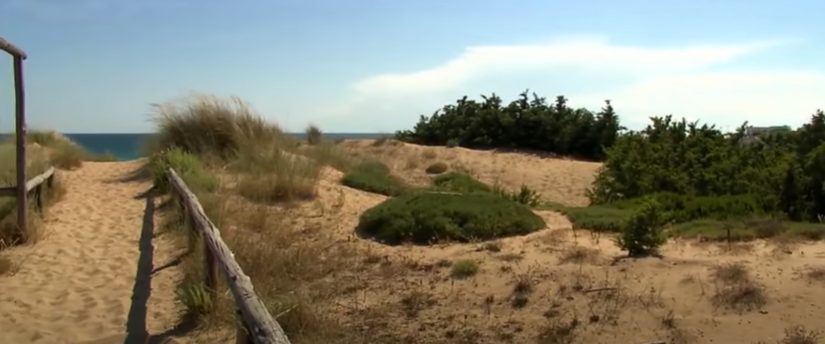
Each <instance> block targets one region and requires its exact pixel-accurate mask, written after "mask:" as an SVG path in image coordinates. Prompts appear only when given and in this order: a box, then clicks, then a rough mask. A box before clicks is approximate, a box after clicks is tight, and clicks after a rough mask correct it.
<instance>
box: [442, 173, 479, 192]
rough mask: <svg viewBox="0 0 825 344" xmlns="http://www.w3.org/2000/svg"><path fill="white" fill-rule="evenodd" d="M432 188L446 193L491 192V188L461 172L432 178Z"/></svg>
mask: <svg viewBox="0 0 825 344" xmlns="http://www.w3.org/2000/svg"><path fill="white" fill-rule="evenodd" d="M433 186H434V187H435V189H436V190H439V191H448V192H460V193H471V192H490V193H491V192H493V188H492V187H490V186H489V185H487V184H484V183H482V182H480V181H478V180H476V179H475V178H473V177H471V176H470V175H468V174H465V173H461V172H450V173H445V174H442V175H439V176H437V177H435V178H433Z"/></svg>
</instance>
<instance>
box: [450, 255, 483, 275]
mask: <svg viewBox="0 0 825 344" xmlns="http://www.w3.org/2000/svg"><path fill="white" fill-rule="evenodd" d="M477 273H478V263H476V262H475V261H474V260H470V259H462V260H458V261H456V262H454V263H453V265H452V266H451V267H450V276H452V277H453V278H457V279H464V278H469V277H472V276H475V275H476V274H477Z"/></svg>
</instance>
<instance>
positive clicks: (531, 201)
mask: <svg viewBox="0 0 825 344" xmlns="http://www.w3.org/2000/svg"><path fill="white" fill-rule="evenodd" d="M493 192H495V193H496V194H498V195H500V196H501V197H504V198H507V199H509V200H511V201H513V202H516V203H521V204H524V205H526V206H530V207H535V206H538V205H539V203H540V202H541V195H539V193H538V191H536V190H533V189H531V188H530V187H528V186H527V185H522V186H521V189H519V192H509V191H507V189H505V188H504V187H503V186H501V185H500V184H496V185H495V186H493Z"/></svg>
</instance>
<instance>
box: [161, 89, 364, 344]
mask: <svg viewBox="0 0 825 344" xmlns="http://www.w3.org/2000/svg"><path fill="white" fill-rule="evenodd" d="M153 120H154V122H155V124H156V128H157V135H156V136H155V140H154V141H153V142H152V143H151V144H150V147H149V148H150V152H149V153H150V155H151V156H152V157H151V158H150V159H149V162H148V164H149V165H150V166H149V167H148V168H147V169H148V170H150V171H153V176H154V178H155V179H156V180H159V179H164V178H165V176H164V170H165V168H158V166H159V164H161V162H162V165H163V167H172V168H175V169H176V170H180V169H184V168H185V166H183V165H186V166H190V167H191V166H194V164H192V163H191V162H185V161H189V159H190V158H192V159H197V160H199V161H200V162H202V163H201V164H198V165H199V166H200V167H198V168H196V169H198V170H199V171H200V172H195V173H191V172H189V173H187V176H188V177H184V179H185V180H186V183H187V185H189V186H190V188H192V189H193V192H195V193H196V194H197V196H198V198H199V199H200V201H201V203H202V205H203V206H204V209H205V211H206V213H207V215H208V216H209V217H210V219H211V220H212V221H213V222H214V223H215V224H216V225H217V226H218V227H219V228H221V229H222V230H223V231H224V232H223V237H224V239H225V240H226V241H227V244H228V245H229V246H230V248H231V249H232V251H233V252H234V253H235V258H236V259H237V260H238V262H239V263H240V264H241V267H242V268H243V270H244V272H246V273H247V274H248V275H249V276H250V277H251V279H252V282H253V284H254V285H255V287H256V289H255V290H256V292H257V293H258V294H259V296H261V297H262V299H263V300H264V302H265V304H266V305H267V308H268V309H269V311H270V313H271V314H272V315H274V316H278V319H277V320H278V322H279V323H281V325H282V326H283V328H284V330H285V331H286V332H287V335H288V336H289V337H290V340H291V341H292V343H293V344H300V343H333V344H334V343H356V342H352V341H348V340H345V338H346V337H347V336H344V335H343V334H345V332H342V331H340V328H341V327H340V326H339V324H338V323H337V322H336V321H334V319H330V318H328V317H327V316H326V315H325V314H326V313H325V312H324V311H323V307H324V305H325V304H324V302H325V301H327V300H328V298H329V296H330V295H332V294H334V293H331V292H330V290H332V289H331V288H332V287H331V285H333V283H332V282H331V281H329V280H328V279H325V277H326V276H327V275H328V274H329V273H330V272H332V271H336V270H339V269H341V268H343V267H344V266H345V265H346V264H347V262H348V260H346V259H344V258H341V259H332V258H331V257H329V255H330V252H327V251H328V247H324V246H325V245H326V244H323V241H318V240H315V241H311V240H310V241H307V240H306V235H305V234H302V232H301V231H299V230H298V229H299V228H296V224H295V223H294V222H293V221H291V219H290V218H288V217H287V216H286V215H285V214H286V213H284V210H282V208H281V207H279V206H277V205H276V206H273V204H277V203H283V202H297V201H304V200H311V199H313V198H314V197H315V196H316V189H317V184H318V182H319V179H320V177H321V174H322V173H321V172H322V170H323V169H324V168H325V166H331V167H333V168H338V169H346V168H347V167H348V166H351V165H352V163H351V161H350V159H349V158H348V157H347V156H346V155H344V154H343V152H342V151H339V150H338V149H337V147H335V146H334V145H333V144H331V143H329V142H324V141H319V140H315V141H313V142H312V145H306V144H302V143H301V142H300V141H298V140H296V139H294V138H292V137H290V136H288V135H286V134H285V133H284V132H283V130H281V128H280V127H279V126H278V125H277V124H274V123H271V122H268V121H267V120H265V119H264V118H263V117H261V116H259V115H258V114H256V113H255V112H254V111H253V110H252V109H251V107H250V106H249V105H248V104H246V103H245V102H243V101H241V100H240V99H237V98H231V99H221V98H217V97H212V96H205V95H195V96H193V97H189V98H185V99H180V100H176V101H174V102H171V103H166V104H158V105H155V106H154V116H153ZM316 139H317V138H316ZM173 154H174V155H176V156H177V157H175V158H170V156H171V155H173ZM190 170H191V168H190ZM193 176H195V177H193ZM187 178H188V179H187ZM204 179H206V180H208V181H207V182H203V180H204ZM219 179H220V180H222V181H223V182H224V183H223V184H224V185H221V186H218V187H204V185H212V184H211V183H212V182H215V181H217V180H219ZM199 180H200V181H199ZM159 183H160V184H162V183H163V182H162V181H159ZM190 184H191V185H190ZM227 184H232V185H231V186H230V185H227ZM180 216H181V214H180V213H177V214H176V215H175V216H173V217H171V218H172V219H173V220H172V221H170V222H169V223H167V226H171V227H172V228H179V227H180V226H181V225H180V221H177V220H175V219H179V218H180ZM229 228H232V229H231V230H229ZM300 229H303V228H300ZM183 232H185V231H183V230H182V231H180V233H183ZM181 237H184V238H188V239H187V240H186V245H188V246H189V247H193V246H196V245H200V244H199V243H198V242H197V241H198V239H197V238H196V237H192V236H189V235H187V236H181ZM196 252H199V251H196ZM341 254H344V253H341ZM202 259H203V257H202V256H199V255H198V254H193V255H190V256H189V257H188V258H187V259H186V261H185V262H184V263H183V264H182V266H183V270H184V274H185V277H184V281H183V282H182V284H181V285H180V289H179V292H178V296H179V298H180V299H181V302H182V304H184V305H186V307H187V309H188V312H189V315H190V316H192V317H194V318H197V319H198V320H199V322H200V323H201V324H202V325H205V326H204V327H205V328H211V329H214V328H226V329H231V328H232V327H233V326H234V324H235V321H236V320H235V319H234V317H235V312H234V303H233V302H232V300H231V296H229V295H227V294H225V293H223V292H222V291H219V294H220V295H222V296H221V297H220V298H219V300H218V303H217V304H211V303H208V301H207V300H206V299H205V298H203V297H202V295H203V290H204V289H203V288H204V287H203V284H202V281H203V279H202V277H203V274H204V271H203V263H202V262H203V260H202ZM207 303H208V304H207Z"/></svg>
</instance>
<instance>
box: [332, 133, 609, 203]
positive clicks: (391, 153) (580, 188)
mask: <svg viewBox="0 0 825 344" xmlns="http://www.w3.org/2000/svg"><path fill="white" fill-rule="evenodd" d="M378 142H380V141H375V140H351V141H344V142H342V143H341V146H342V147H345V148H347V149H348V150H350V151H351V152H353V153H355V154H356V155H359V156H362V157H368V158H375V159H378V160H381V161H383V162H385V163H386V164H387V165H388V166H389V167H390V168H391V169H392V170H393V173H394V174H395V175H398V176H399V177H401V178H402V179H404V180H405V181H407V182H409V183H411V184H413V185H427V184H428V183H429V180H430V177H429V176H428V175H427V174H426V172H425V169H426V168H427V166H429V165H430V164H432V163H435V162H444V163H447V164H448V165H450V166H451V168H453V169H456V168H460V169H465V170H467V171H468V172H469V173H470V174H472V175H473V176H474V177H476V178H477V179H478V180H480V181H482V182H485V183H488V184H495V183H500V184H501V185H503V186H505V187H507V188H508V189H511V190H517V189H518V188H520V187H521V185H527V186H529V187H530V188H532V189H535V190H536V191H538V192H539V193H540V194H541V196H542V199H544V200H545V201H550V202H555V203H561V204H566V205H587V204H588V203H589V200H588V199H587V197H586V196H585V190H586V189H587V188H588V187H590V184H592V183H593V179H594V177H595V172H596V170H598V169H599V167H601V164H600V163H593V162H582V161H575V160H570V159H561V158H553V157H548V156H543V155H540V154H527V153H518V152H499V151H480V150H471V149H466V148H461V147H455V148H446V147H426V146H419V145H414V144H408V143H402V142H398V141H392V140H388V141H385V142H384V143H382V144H378Z"/></svg>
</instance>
